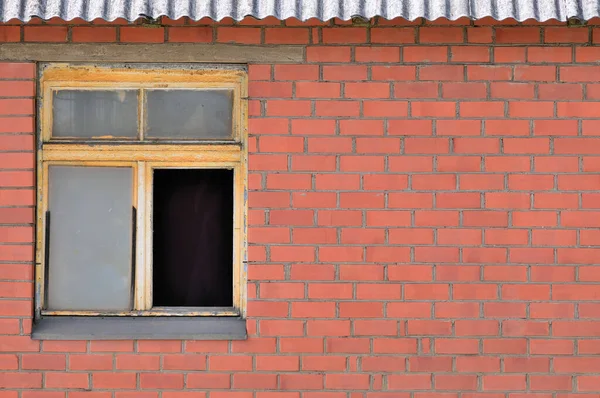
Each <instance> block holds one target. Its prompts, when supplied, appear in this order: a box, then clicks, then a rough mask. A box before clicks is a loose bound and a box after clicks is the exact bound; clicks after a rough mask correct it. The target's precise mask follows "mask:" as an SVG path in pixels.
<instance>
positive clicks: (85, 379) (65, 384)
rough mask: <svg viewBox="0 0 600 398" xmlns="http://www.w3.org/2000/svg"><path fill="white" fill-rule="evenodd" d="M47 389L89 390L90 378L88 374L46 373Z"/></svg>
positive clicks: (45, 384)
mask: <svg viewBox="0 0 600 398" xmlns="http://www.w3.org/2000/svg"><path fill="white" fill-rule="evenodd" d="M44 386H45V387H46V388H84V389H87V388H89V376H88V374H86V373H64V372H46V374H45V383H44Z"/></svg>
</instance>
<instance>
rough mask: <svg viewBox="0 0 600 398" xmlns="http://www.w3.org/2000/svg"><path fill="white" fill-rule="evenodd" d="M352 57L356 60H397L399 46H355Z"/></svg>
mask: <svg viewBox="0 0 600 398" xmlns="http://www.w3.org/2000/svg"><path fill="white" fill-rule="evenodd" d="M354 58H355V61H356V62H369V63H371V62H399V61H400V48H398V47H356V48H355V53H354Z"/></svg>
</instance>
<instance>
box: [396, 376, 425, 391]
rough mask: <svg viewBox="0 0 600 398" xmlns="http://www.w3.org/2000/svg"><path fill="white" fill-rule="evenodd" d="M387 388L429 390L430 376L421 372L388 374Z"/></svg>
mask: <svg viewBox="0 0 600 398" xmlns="http://www.w3.org/2000/svg"><path fill="white" fill-rule="evenodd" d="M388 388H389V389H391V390H404V389H410V390H429V389H430V388H431V377H430V376H429V375H421V374H404V375H389V376H388Z"/></svg>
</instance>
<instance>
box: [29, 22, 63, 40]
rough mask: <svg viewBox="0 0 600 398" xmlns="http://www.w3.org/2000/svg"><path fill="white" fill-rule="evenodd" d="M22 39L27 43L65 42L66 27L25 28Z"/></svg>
mask: <svg viewBox="0 0 600 398" xmlns="http://www.w3.org/2000/svg"><path fill="white" fill-rule="evenodd" d="M23 32H24V34H23V39H24V41H29V42H66V41H67V27H66V26H26V27H25V28H24V29H23Z"/></svg>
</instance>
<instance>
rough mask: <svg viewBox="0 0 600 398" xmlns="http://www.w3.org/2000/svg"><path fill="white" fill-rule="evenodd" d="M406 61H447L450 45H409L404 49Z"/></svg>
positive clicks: (403, 53)
mask: <svg viewBox="0 0 600 398" xmlns="http://www.w3.org/2000/svg"><path fill="white" fill-rule="evenodd" d="M402 55H403V60H404V62H423V63H431V62H447V61H448V47H444V46H435V47H433V46H409V47H404V48H403V51H402Z"/></svg>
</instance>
